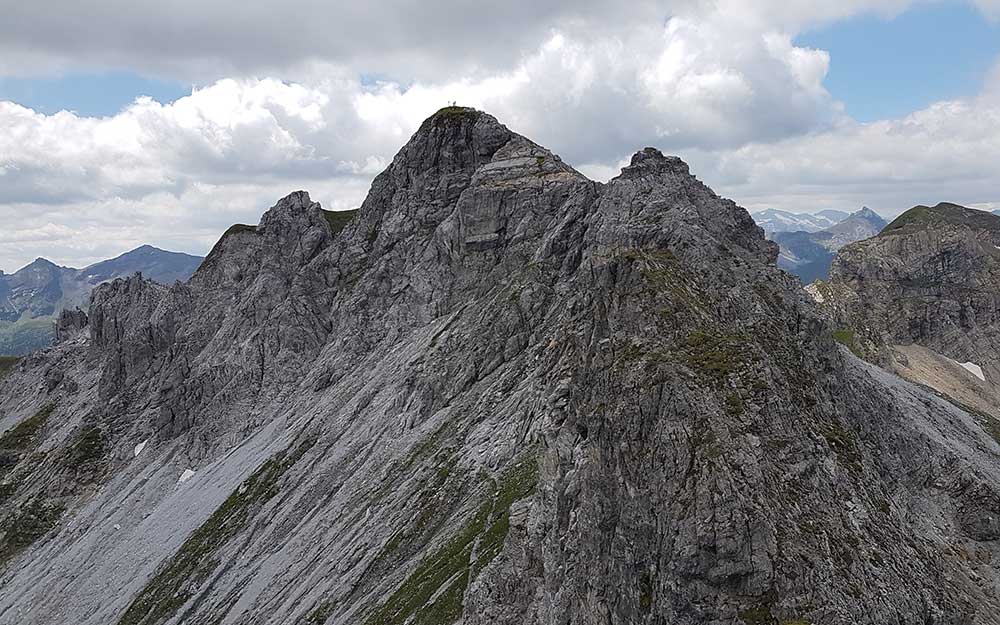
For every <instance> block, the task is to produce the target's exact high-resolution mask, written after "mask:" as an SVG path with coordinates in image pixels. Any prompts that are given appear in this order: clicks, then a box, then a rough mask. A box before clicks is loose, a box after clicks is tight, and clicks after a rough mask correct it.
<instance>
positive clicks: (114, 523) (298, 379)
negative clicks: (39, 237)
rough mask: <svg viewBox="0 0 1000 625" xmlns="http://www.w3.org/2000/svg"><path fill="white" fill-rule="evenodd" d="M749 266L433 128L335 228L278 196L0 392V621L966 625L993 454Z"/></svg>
mask: <svg viewBox="0 0 1000 625" xmlns="http://www.w3.org/2000/svg"><path fill="white" fill-rule="evenodd" d="M776 251H777V250H776V247H775V246H774V244H772V243H769V242H767V241H766V240H765V239H764V238H763V234H762V231H761V230H760V229H759V228H757V227H756V226H755V225H754V224H753V222H752V220H751V219H750V217H749V216H748V215H747V213H746V212H745V211H744V210H743V209H741V208H739V207H737V206H736V205H735V204H734V203H732V202H730V201H728V200H723V199H721V198H719V197H717V196H716V195H715V194H714V193H713V192H712V191H711V190H710V189H708V188H707V187H706V186H704V185H703V184H701V183H700V182H699V181H697V180H696V179H695V178H694V177H693V176H691V175H690V173H689V171H688V169H687V166H686V165H685V164H684V163H683V162H682V161H680V160H679V159H677V158H674V157H666V156H664V155H662V154H661V153H660V152H658V151H657V150H654V149H649V148H648V149H645V150H642V151H640V152H639V153H637V154H636V155H635V156H634V157H633V159H632V161H631V163H630V165H629V166H628V167H626V168H625V169H624V170H623V172H622V174H621V175H620V176H618V177H617V178H615V179H613V180H612V181H610V182H609V183H608V184H606V185H599V184H597V183H594V182H592V181H590V180H587V179H586V178H585V177H584V176H582V175H580V174H579V173H578V172H576V171H574V170H573V169H572V168H571V167H569V166H567V165H566V164H564V163H562V161H561V160H560V159H559V158H558V157H557V156H555V155H553V154H552V153H551V152H549V151H547V150H545V149H544V148H542V147H540V146H538V145H536V144H534V143H532V142H531V141H529V140H527V139H525V138H524V137H521V136H519V135H516V134H514V133H512V132H510V131H509V130H508V129H506V128H505V127H503V126H502V125H501V124H499V123H498V122H497V121H496V120H495V119H494V118H492V117H491V116H489V115H487V114H485V113H481V112H478V111H471V110H467V109H462V110H454V111H453V110H450V109H445V110H443V111H441V112H439V113H438V114H436V115H434V116H433V117H431V118H430V119H428V120H427V121H426V122H424V124H422V125H421V127H420V129H419V130H418V131H417V133H416V134H415V135H414V137H413V138H412V139H411V140H410V142H409V143H408V144H407V145H406V146H404V148H403V149H402V150H401V151H400V152H399V154H398V155H397V156H396V157H395V159H394V160H393V163H392V164H391V165H390V166H389V168H388V169H387V170H386V171H385V172H383V173H382V174H380V175H379V176H378V177H377V178H376V179H375V181H374V183H373V185H372V190H371V193H370V194H369V196H368V198H367V199H366V200H365V202H364V203H363V205H362V206H361V208H360V209H359V210H358V212H357V214H356V215H355V216H354V217H353V218H352V219H351V220H350V222H349V223H347V224H346V225H344V227H343V229H341V230H339V231H335V230H334V229H333V228H331V224H330V222H329V220H328V219H327V215H326V214H325V213H324V212H323V211H322V209H321V208H320V207H319V205H318V204H315V203H313V202H312V201H311V200H310V199H309V197H308V195H307V194H305V193H302V192H298V193H295V194H292V195H290V196H288V197H286V198H284V199H282V200H281V201H279V202H278V203H277V204H276V205H275V206H274V207H273V208H272V209H271V210H269V211H268V212H267V213H265V215H264V216H263V217H262V219H261V221H260V223H259V224H258V226H257V227H256V228H254V229H253V230H252V231H251V230H250V229H246V228H242V229H238V230H237V231H235V232H231V233H229V234H228V235H227V236H225V237H223V239H222V240H221V241H220V242H219V244H218V245H217V246H216V249H215V250H213V252H212V254H210V256H209V258H208V259H206V261H205V263H203V265H202V267H201V268H200V269H199V271H198V272H197V273H196V274H195V276H194V277H193V278H192V279H191V280H190V281H189V283H187V284H184V285H174V286H172V287H169V288H168V287H162V286H158V285H156V284H154V283H151V282H148V281H144V280H141V279H140V278H138V277H133V278H130V279H128V280H121V281H116V282H115V283H113V284H111V285H107V286H105V287H102V288H101V289H99V290H98V292H97V294H96V295H95V297H94V301H93V305H92V306H91V310H90V315H89V317H90V319H89V324H90V325H89V336H88V335H87V334H86V333H85V332H81V331H79V328H77V330H76V331H69V330H68V331H67V333H68V335H69V336H68V338H67V340H66V341H65V342H64V343H62V344H60V345H59V346H58V347H57V348H56V349H54V350H52V351H50V352H47V353H45V354H42V355H39V356H37V357H33V358H30V359H28V360H27V361H25V362H23V363H20V364H19V365H18V366H17V367H16V368H15V371H14V373H13V374H12V376H11V377H10V378H7V379H6V380H4V381H2V382H0V384H2V386H0V393H2V394H0V401H2V408H3V410H5V413H4V414H5V415H8V416H5V417H4V419H3V421H2V422H0V426H2V427H3V428H4V429H6V428H7V427H9V426H10V425H11V424H13V423H15V422H21V421H22V420H23V419H24V418H25V417H26V416H27V415H29V414H31V413H32V411H34V410H36V409H37V407H38V406H39V405H41V403H42V402H46V405H48V403H51V405H52V406H53V408H52V410H51V412H50V414H49V415H48V416H47V418H46V421H45V424H43V425H42V426H40V427H39V428H38V429H37V432H36V434H37V438H31V439H30V440H29V443H28V446H29V447H31V448H33V449H42V448H44V449H48V450H49V453H47V454H46V455H45V456H44V457H41V458H38V457H36V458H35V460H34V461H33V462H27V461H26V459H27V456H24V457H23V458H22V457H21V456H18V458H17V461H16V463H15V464H14V465H13V468H12V472H11V473H10V474H9V476H8V478H5V479H8V480H9V481H8V482H6V483H9V484H11V485H12V486H13V488H12V491H11V497H10V499H9V501H8V502H7V503H6V504H3V505H4V506H5V507H4V510H3V513H4V514H5V515H7V516H6V517H5V518H6V519H7V520H6V521H0V524H2V523H6V524H7V525H6V527H11V524H14V525H17V526H20V525H23V523H24V521H23V518H24V515H23V514H22V513H23V512H24V511H26V510H33V509H38V510H44V511H55V510H57V509H62V508H64V509H65V510H66V512H62V513H61V514H60V515H56V516H58V518H59V520H58V521H57V522H56V523H54V524H53V525H54V529H52V530H51V531H48V530H47V529H46V531H42V532H39V531H35V533H34V534H33V535H37V536H36V538H37V540H36V541H35V542H34V544H33V545H24V546H22V547H20V548H19V550H18V552H17V553H16V554H15V556H14V557H15V558H16V560H15V561H16V562H17V566H16V567H8V568H7V569H6V571H5V572H4V576H5V578H4V585H5V588H6V589H7V592H6V593H4V596H3V597H2V598H0V623H2V622H5V619H6V621H11V619H18V622H29V623H58V622H64V621H65V620H66V619H67V618H68V617H69V615H72V618H74V619H76V620H77V621H78V622H80V623H94V624H97V623H101V624H104V623H109V622H118V623H124V624H137V623H150V624H151V623H162V622H171V620H173V622H176V621H184V622H240V623H301V622H306V623H358V622H360V623H371V624H375V623H403V622H407V623H450V622H454V621H456V620H457V619H458V618H460V617H461V618H462V622H463V623H465V624H466V625H472V624H476V623H525V622H528V623H532V622H533V623H555V622H581V623H582V622H596V621H597V620H600V621H601V622H613V623H615V622H621V623H626V622H628V623H633V622H643V621H648V622H660V621H664V622H676V623H702V622H712V621H717V622H740V621H742V622H743V623H747V624H758V623H773V622H783V623H793V622H823V623H854V622H885V621H889V620H893V621H894V622H900V623H923V622H926V621H927V620H928V619H936V620H947V619H946V617H947V616H950V615H958V616H957V617H956V619H957V620H956V622H959V621H961V620H962V619H964V620H966V621H968V620H974V621H976V622H984V623H987V622H992V621H993V620H994V615H995V614H996V613H997V612H996V609H995V608H996V607H997V606H996V592H995V590H996V587H997V586H996V578H995V576H992V577H991V576H990V575H988V574H987V573H988V571H984V570H983V567H981V566H980V565H979V561H978V560H976V561H975V562H973V561H972V560H970V556H967V557H962V556H961V554H963V553H964V554H970V553H971V554H974V555H975V557H976V558H979V557H980V555H982V557H986V556H988V555H989V554H990V553H992V552H991V549H993V547H992V546H991V545H990V544H989V541H990V540H993V538H992V534H991V532H992V529H991V526H989V525H988V523H986V522H985V521H984V519H986V518H987V517H988V516H989V514H992V513H994V512H995V511H993V510H992V509H983V508H982V507H979V508H976V509H975V510H974V512H973V513H969V512H967V511H963V512H961V513H960V514H957V513H956V512H955V510H956V509H957V508H958V507H959V506H961V505H963V502H965V501H966V500H967V499H968V497H969V493H970V492H972V491H974V490H976V489H979V490H980V491H982V492H995V489H996V484H997V475H998V473H997V466H996V460H995V453H996V451H997V450H998V449H1000V448H998V447H997V446H996V443H995V442H994V441H992V440H991V439H989V438H988V437H987V436H986V435H985V434H984V433H983V431H982V429H981V428H980V427H979V426H978V425H977V424H976V423H975V422H974V421H972V420H971V418H970V417H969V416H968V415H967V414H965V413H962V412H961V411H958V410H957V409H955V408H953V407H951V406H949V405H948V404H946V403H944V402H941V401H938V400H936V399H935V398H933V397H932V396H930V395H927V394H926V392H924V391H922V390H920V389H918V388H916V387H913V386H910V385H907V384H905V383H903V382H901V381H899V380H898V379H894V378H891V377H890V376H888V375H885V374H882V373H881V372H879V371H878V370H876V369H874V368H870V367H868V366H867V365H864V364H863V363H860V362H859V361H857V360H856V359H854V358H853V357H851V356H850V355H848V354H847V353H846V352H843V351H840V350H838V349H837V348H836V346H835V345H836V344H835V342H834V341H833V338H832V336H831V333H830V329H829V328H828V327H826V326H825V325H824V324H823V322H822V320H821V319H819V318H817V317H816V316H815V314H814V312H813V310H812V308H811V306H810V305H809V304H808V303H807V302H806V301H805V300H804V296H803V295H802V293H801V290H800V289H799V288H798V286H797V284H796V282H795V281H794V280H793V279H792V278H790V277H789V276H787V275H786V274H784V273H783V272H781V271H780V270H778V269H777V268H776V267H775V266H774V260H775V255H776ZM69 321H70V320H67V327H70V326H72V324H70V323H69ZM77 325H79V324H77ZM41 378H44V379H46V380H47V381H48V383H47V384H46V385H45V387H44V388H42V389H39V388H38V385H37V384H34V383H29V381H33V380H37V379H41ZM945 430H946V431H947V435H945V434H944V433H943V432H944V431H945ZM74 441H75V442H74ZM80 441H84V442H86V441H90V443H89V444H86V445H84V446H83V447H84V448H86V449H88V450H90V452H89V454H87V455H85V456H84V457H85V458H86V460H85V461H81V462H78V463H77V466H76V469H80V468H81V467H85V468H86V471H82V470H76V469H74V468H73V465H72V464H71V465H70V467H68V468H67V467H66V466H65V465H60V464H59V462H60V460H59V459H60V458H64V457H65V455H64V454H63V452H62V451H61V450H64V449H68V448H70V447H72V448H80V444H81V443H80ZM94 441H98V442H99V444H95V443H94ZM43 446H44V447H43ZM918 447H919V448H920V449H922V450H923V453H922V457H921V458H919V459H914V458H913V456H912V453H911V450H912V449H914V448H918ZM18 453H22V452H18ZM23 453H25V454H27V453H31V452H30V451H25V452H23ZM991 454H993V455H991ZM60 467H62V468H60ZM186 469H193V470H194V476H193V477H191V476H189V475H188V474H187V473H185V470H186ZM10 475H12V476H13V477H10ZM181 476H186V477H185V481H183V482H179V480H178V478H179V477H181ZM32 506H35V507H34V508H32ZM39 506H40V507H39ZM60 507H61V508H60ZM914 510H920V512H921V514H912V511H914ZM963 510H964V509H963ZM969 510H972V508H970V509H969ZM37 516H38V515H36V517H37ZM51 516H52V515H51V514H49V515H48V516H45V518H46V519H50V518H51ZM939 527H943V528H945V529H943V530H942V529H938V528H939ZM37 529H38V528H37V526H36V530H37ZM6 536H7V534H5V537H6ZM96 554H100V557H96ZM945 578H947V579H948V580H949V581H948V582H947V583H944V582H941V581H940V580H942V579H945ZM56 580H58V581H56ZM595 580H599V581H600V583H599V584H598V583H595ZM53 584H60V585H61V588H62V591H61V592H60V593H58V594H55V595H54V596H53V593H51V591H50V588H51V587H52V585H53ZM109 588H110V589H113V592H111V593H110V594H109V593H108V592H107V589H109ZM43 590H44V593H43Z"/></svg>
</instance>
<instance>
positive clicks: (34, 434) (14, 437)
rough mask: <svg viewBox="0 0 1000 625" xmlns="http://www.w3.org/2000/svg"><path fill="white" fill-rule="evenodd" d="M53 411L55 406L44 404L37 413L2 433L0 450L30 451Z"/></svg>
mask: <svg viewBox="0 0 1000 625" xmlns="http://www.w3.org/2000/svg"><path fill="white" fill-rule="evenodd" d="M55 409H56V406H55V404H45V405H44V406H42V407H41V408H40V409H39V410H38V412H36V413H35V414H33V415H32V416H30V417H28V418H27V419H24V420H23V421H21V422H20V423H18V424H17V425H15V426H14V427H12V428H11V429H9V430H7V431H6V432H4V433H3V435H0V449H3V450H9V451H14V452H23V451H27V450H28V449H31V448H32V447H33V446H34V445H35V443H36V442H37V438H38V434H39V433H40V432H41V431H42V429H43V428H44V427H45V423H46V422H47V421H48V419H49V416H50V415H51V414H52V411H53V410H55Z"/></svg>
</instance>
